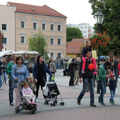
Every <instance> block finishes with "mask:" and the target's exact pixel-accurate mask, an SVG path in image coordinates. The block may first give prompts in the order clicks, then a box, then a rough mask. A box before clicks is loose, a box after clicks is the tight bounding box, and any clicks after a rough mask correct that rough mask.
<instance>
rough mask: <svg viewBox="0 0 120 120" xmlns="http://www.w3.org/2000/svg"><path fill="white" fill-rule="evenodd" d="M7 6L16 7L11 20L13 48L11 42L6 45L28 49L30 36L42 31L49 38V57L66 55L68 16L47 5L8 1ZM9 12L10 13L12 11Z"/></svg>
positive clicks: (15, 48)
mask: <svg viewBox="0 0 120 120" xmlns="http://www.w3.org/2000/svg"><path fill="white" fill-rule="evenodd" d="M6 8H14V9H16V10H14V12H13V13H14V14H13V15H14V20H13V21H12V20H10V21H12V23H13V24H14V26H13V29H14V31H13V32H14V34H12V35H13V36H14V37H15V38H14V44H12V48H11V47H9V46H10V44H6V46H4V47H6V48H7V49H11V50H14V51H27V50H29V46H28V43H29V38H30V37H34V36H35V35H36V34H37V33H39V32H42V34H43V35H44V36H45V38H46V40H47V51H48V55H49V57H54V58H56V57H58V56H59V57H66V16H64V15H62V14H61V13H59V12H57V11H56V10H54V9H52V8H50V7H48V6H46V5H44V6H33V5H27V4H20V3H13V2H8V3H7V6H6ZM4 14H5V13H4ZM8 14H9V15H10V12H8ZM0 21H1V20H0ZM8 27H9V26H8ZM8 38H9V37H8ZM12 42H13V41H12Z"/></svg>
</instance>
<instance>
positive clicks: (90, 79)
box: [77, 51, 96, 107]
mask: <svg viewBox="0 0 120 120" xmlns="http://www.w3.org/2000/svg"><path fill="white" fill-rule="evenodd" d="M91 54H92V53H91V51H86V53H85V59H86V63H85V71H84V73H82V64H83V61H81V65H80V70H79V73H80V82H81V81H82V78H83V90H82V92H81V93H80V94H79V96H78V98H77V103H78V104H79V105H80V104H81V100H82V98H83V96H84V94H85V93H86V92H87V88H88V84H89V83H90V106H91V107H96V105H95V104H94V74H93V72H94V68H95V67H94V66H95V64H96V63H94V62H93V58H92V57H91ZM90 66H93V67H92V69H91V67H90Z"/></svg>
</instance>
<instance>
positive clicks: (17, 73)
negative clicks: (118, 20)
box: [11, 56, 29, 111]
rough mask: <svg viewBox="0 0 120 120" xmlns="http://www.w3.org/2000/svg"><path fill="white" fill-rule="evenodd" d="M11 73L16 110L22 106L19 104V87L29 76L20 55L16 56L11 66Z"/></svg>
mask: <svg viewBox="0 0 120 120" xmlns="http://www.w3.org/2000/svg"><path fill="white" fill-rule="evenodd" d="M11 75H12V78H13V80H14V83H13V84H14V85H13V86H14V89H15V103H16V108H15V109H16V111H20V110H21V109H22V107H21V106H20V102H21V97H20V93H19V90H20V89H21V83H22V82H24V81H26V79H28V77H29V73H28V69H27V67H26V66H25V65H23V58H22V57H21V56H19V57H17V58H16V64H14V65H13V67H12V72H11Z"/></svg>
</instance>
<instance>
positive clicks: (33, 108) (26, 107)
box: [15, 82, 37, 114]
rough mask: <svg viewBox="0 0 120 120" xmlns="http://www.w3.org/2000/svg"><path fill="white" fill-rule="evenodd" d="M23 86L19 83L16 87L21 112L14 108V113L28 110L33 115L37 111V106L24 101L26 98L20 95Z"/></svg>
mask: <svg viewBox="0 0 120 120" xmlns="http://www.w3.org/2000/svg"><path fill="white" fill-rule="evenodd" d="M23 85H24V82H21V83H19V85H18V89H19V94H20V96H21V103H20V107H21V110H18V109H16V108H15V112H16V113H18V112H19V111H22V110H30V112H31V113H32V114H35V112H36V110H37V104H36V103H35V104H32V103H29V102H28V101H27V100H26V98H25V97H24V96H23V95H22V88H23Z"/></svg>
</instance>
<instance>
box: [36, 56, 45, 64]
mask: <svg viewBox="0 0 120 120" xmlns="http://www.w3.org/2000/svg"><path fill="white" fill-rule="evenodd" d="M40 57H43V56H42V55H39V56H38V57H37V64H38V63H39V59H40ZM43 62H44V61H43Z"/></svg>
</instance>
